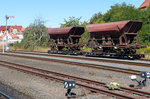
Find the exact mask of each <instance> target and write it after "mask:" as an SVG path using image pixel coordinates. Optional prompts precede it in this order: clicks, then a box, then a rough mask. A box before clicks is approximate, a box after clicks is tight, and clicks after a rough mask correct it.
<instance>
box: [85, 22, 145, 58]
mask: <svg viewBox="0 0 150 99" xmlns="http://www.w3.org/2000/svg"><path fill="white" fill-rule="evenodd" d="M141 27H142V22H141V21H134V20H127V21H120V22H111V23H103V24H91V25H88V26H87V30H88V32H90V40H89V42H88V46H89V47H91V48H92V49H93V52H94V54H100V55H103V56H104V55H105V54H106V53H107V54H108V53H111V54H108V55H110V56H111V55H112V56H113V55H116V53H117V55H119V56H122V57H131V56H132V57H137V58H140V57H143V55H137V54H136V49H139V48H142V47H144V46H142V45H141V44H140V40H139V35H138V31H139V30H140V29H141ZM134 39H136V42H134ZM114 53H115V54H114Z"/></svg>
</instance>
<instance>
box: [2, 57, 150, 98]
mask: <svg viewBox="0 0 150 99" xmlns="http://www.w3.org/2000/svg"><path fill="white" fill-rule="evenodd" d="M0 60H4V61H8V62H14V63H17V64H25V65H28V66H32V67H36V68H42V69H46V70H51V71H56V72H60V73H65V74H69V75H74V76H78V77H82V78H88V79H92V80H97V81H102V82H105V83H109V82H118V83H119V84H120V85H121V86H125V87H128V86H129V85H130V84H134V85H136V83H135V82H133V81H131V80H130V79H129V76H130V75H128V74H123V73H116V72H110V71H104V70H97V69H92V68H83V67H78V66H70V65H66V64H60V63H54V62H45V61H37V60H31V59H23V58H16V57H10V56H9V57H8V56H0ZM138 78H140V77H138ZM0 82H2V83H4V84H6V85H9V86H12V87H13V88H14V89H17V90H19V91H20V92H22V93H25V94H27V95H29V96H31V97H32V98H35V99H37V98H38V99H63V98H65V96H64V94H65V92H66V90H65V89H64V88H63V84H60V83H57V82H54V81H46V80H43V79H40V78H39V77H35V76H30V75H29V74H24V73H21V72H16V70H10V69H7V68H4V67H0ZM149 85H150V80H148V81H147V86H148V87H145V88H143V89H140V90H144V91H150V88H149ZM73 91H74V92H76V93H77V94H78V95H82V92H81V91H82V90H81V88H77V89H73ZM89 97H90V99H91V98H93V99H99V97H101V95H92V94H91V95H88V96H83V97H82V98H83V99H84V98H89ZM79 98H81V97H79Z"/></svg>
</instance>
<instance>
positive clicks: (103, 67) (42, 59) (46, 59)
mask: <svg viewBox="0 0 150 99" xmlns="http://www.w3.org/2000/svg"><path fill="white" fill-rule="evenodd" d="M1 55H7V56H13V57H20V58H27V59H34V60H40V61H48V62H50V61H51V62H57V63H63V64H68V65H70V66H80V67H86V68H95V69H100V70H108V71H113V72H120V73H126V74H133V75H140V73H141V71H138V70H132V69H123V68H118V67H111V66H104V65H95V64H86V63H79V62H70V61H64V60H55V59H48V58H40V57H31V56H22V55H14V54H1Z"/></svg>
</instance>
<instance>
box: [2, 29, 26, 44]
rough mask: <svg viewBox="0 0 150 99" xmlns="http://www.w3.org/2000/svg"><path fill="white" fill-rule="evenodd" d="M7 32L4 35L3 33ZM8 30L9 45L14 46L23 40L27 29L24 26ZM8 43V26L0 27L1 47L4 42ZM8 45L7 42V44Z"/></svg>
mask: <svg viewBox="0 0 150 99" xmlns="http://www.w3.org/2000/svg"><path fill="white" fill-rule="evenodd" d="M3 30H4V31H5V32H4V33H2V31H3ZM7 30H8V44H13V43H14V42H17V41H18V42H21V40H22V39H23V31H24V30H25V28H23V27H22V26H7ZM3 39H4V42H5V41H6V26H0V45H2V41H3ZM5 43H6V42H5Z"/></svg>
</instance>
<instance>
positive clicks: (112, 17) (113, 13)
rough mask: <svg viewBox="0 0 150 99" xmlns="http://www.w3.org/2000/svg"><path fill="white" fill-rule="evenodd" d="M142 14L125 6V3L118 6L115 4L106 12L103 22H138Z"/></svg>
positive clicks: (130, 6)
mask: <svg viewBox="0 0 150 99" xmlns="http://www.w3.org/2000/svg"><path fill="white" fill-rule="evenodd" d="M141 15H142V13H141V11H140V10H137V9H136V8H135V7H134V6H132V5H126V4H125V3H123V4H121V5H119V4H115V5H114V6H111V9H110V10H109V11H107V12H106V13H105V14H104V16H103V20H104V21H105V22H115V21H123V20H139V19H140V17H141Z"/></svg>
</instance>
